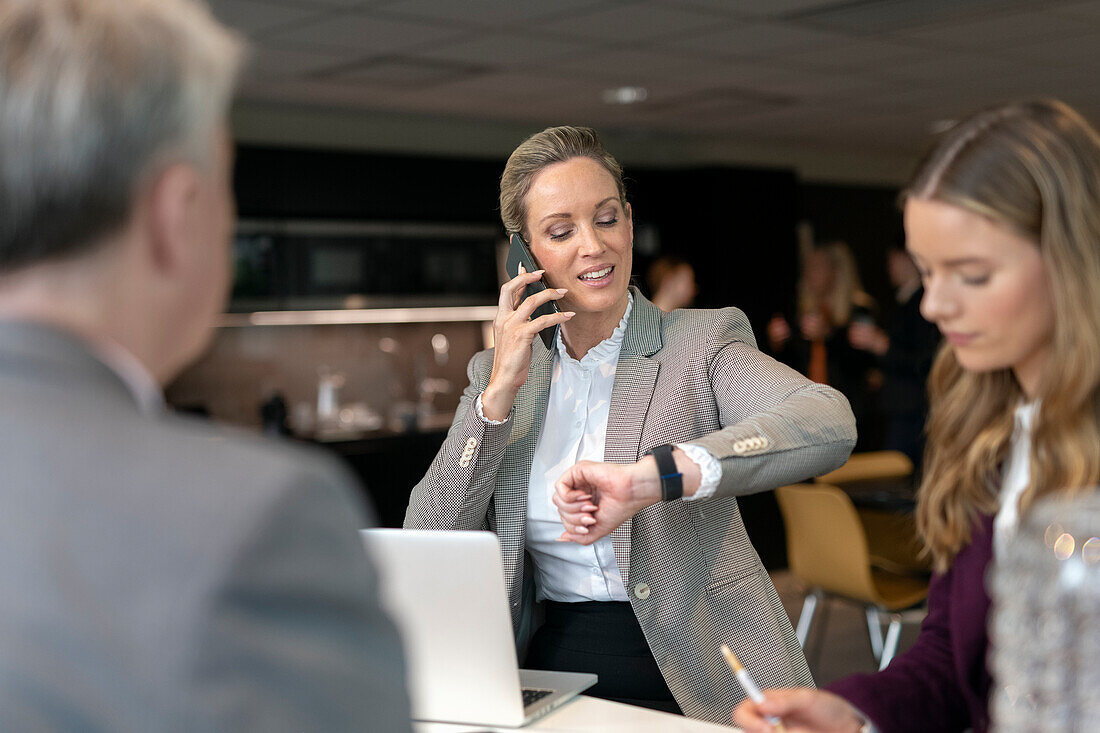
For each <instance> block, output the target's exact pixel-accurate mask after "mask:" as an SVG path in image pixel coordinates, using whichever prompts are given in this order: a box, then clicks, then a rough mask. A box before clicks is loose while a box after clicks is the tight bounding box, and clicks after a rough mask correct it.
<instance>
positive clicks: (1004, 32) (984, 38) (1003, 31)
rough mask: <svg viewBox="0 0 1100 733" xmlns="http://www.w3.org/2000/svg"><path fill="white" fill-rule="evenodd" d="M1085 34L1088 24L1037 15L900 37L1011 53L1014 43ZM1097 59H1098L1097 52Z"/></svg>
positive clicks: (1000, 17) (1012, 15)
mask: <svg viewBox="0 0 1100 733" xmlns="http://www.w3.org/2000/svg"><path fill="white" fill-rule="evenodd" d="M1088 31H1089V24H1087V23H1082V22H1081V20H1080V19H1079V18H1071V17H1068V16H1063V15H1056V14H1053V13H1050V12H1047V11H1038V12H1025V13H1009V14H1006V15H998V16H995V17H991V18H982V19H981V20H975V21H969V22H966V23H957V24H955V25H951V26H947V27H941V28H930V29H926V30H920V31H915V32H912V33H906V34H904V36H905V37H906V38H911V39H914V40H918V41H923V42H925V43H927V44H929V45H932V46H937V47H941V48H951V49H955V50H970V51H974V50H985V51H1006V52H1009V53H1011V50H1012V47H1013V46H1015V45H1016V44H1017V43H1018V42H1025V43H1044V44H1045V43H1048V42H1052V41H1057V40H1058V39H1061V38H1068V37H1072V36H1076V35H1081V34H1083V33H1087V32H1088ZM1097 56H1098V57H1100V50H1098V53H1097Z"/></svg>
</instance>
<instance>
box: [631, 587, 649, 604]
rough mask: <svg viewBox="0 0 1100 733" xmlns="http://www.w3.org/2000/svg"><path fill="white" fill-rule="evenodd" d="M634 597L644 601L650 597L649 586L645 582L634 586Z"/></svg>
mask: <svg viewBox="0 0 1100 733" xmlns="http://www.w3.org/2000/svg"><path fill="white" fill-rule="evenodd" d="M634 597H635V598H637V599H638V600H640V601H644V600H645V599H646V598H649V586H648V585H646V584H645V583H638V584H637V585H636V586H634Z"/></svg>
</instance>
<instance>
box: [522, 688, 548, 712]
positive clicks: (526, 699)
mask: <svg viewBox="0 0 1100 733" xmlns="http://www.w3.org/2000/svg"><path fill="white" fill-rule="evenodd" d="M553 692H554V691H553V690H535V689H532V688H530V687H524V688H523V707H525V708H527V707H530V706H531V705H532V704H534V703H536V702H538V701H539V700H541V699H542V698H544V697H546V696H547V695H551V694H553Z"/></svg>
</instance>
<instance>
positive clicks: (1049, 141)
mask: <svg viewBox="0 0 1100 733" xmlns="http://www.w3.org/2000/svg"><path fill="white" fill-rule="evenodd" d="M902 200H903V201H904V209H905V229H906V237H907V246H908V248H909V251H910V253H911V254H912V255H913V258H914V260H915V262H916V264H917V266H918V268H919V269H920V271H921V276H922V278H923V280H924V285H925V295H924V299H923V301H922V303H921V310H922V313H923V314H924V316H925V317H926V318H928V319H929V320H931V321H933V322H935V323H936V325H937V326H939V328H940V330H941V331H942V332H943V334H944V337H945V342H946V343H945V346H944V347H943V349H942V350H941V352H940V354H939V355H938V357H937V359H936V363H935V366H934V367H933V370H932V375H931V378H930V380H929V387H930V392H931V404H932V409H931V415H930V419H929V440H928V452H927V458H926V465H925V472H924V479H923V482H922V485H921V489H920V496H919V502H918V508H917V519H918V524H919V526H920V529H921V532H922V535H923V537H924V541H925V544H926V546H927V548H928V550H929V552H930V553H931V556H932V559H933V562H934V565H935V568H936V570H937V575H936V577H935V578H934V579H933V581H932V585H931V587H930V589H929V597H928V617H927V619H926V620H925V622H924V624H923V625H922V627H921V633H920V636H919V637H918V639H917V641H916V642H915V644H914V646H913V647H912V648H911V649H910V650H909V651H908V652H907V653H905V654H903V655H900V656H899V657H897V658H895V660H894V661H893V663H891V665H890V666H889V667H888V668H887V669H886V670H884V671H882V672H880V673H878V674H874V675H857V676H854V677H849V678H846V679H844V680H841V681H840V682H837V683H835V684H833V685H831V686H830V688H829V690H830V691H829V692H825V691H813V690H807V689H797V690H772V691H769V692H768V693H767V696H766V702H765V703H762V704H759V705H756V704H753V703H744V704H742V705H741V706H740V707H738V709H737V710H736V711H735V713H734V719H735V721H736V722H737V723H738V724H739V725H741V726H742V727H743V728H744V729H745V730H746V731H765V730H769V729H770V727H769V725H768V723H767V721H766V720H765V719H763V718H762V715H765V714H768V715H778V716H780V717H782V718H783V720H784V722H785V723H786V725H787V729H788V730H791V731H794V730H797V731H853V732H854V731H860V730H879V731H884V732H886V731H890V732H892V731H928V730H936V731H953V730H955V731H957V730H964V729H966V728H972V729H973V730H975V731H979V732H980V731H984V730H986V729H987V728H988V726H989V719H988V712H987V708H988V697H989V692H990V686H991V680H990V676H989V673H988V670H987V668H986V662H985V658H986V651H987V637H986V616H987V612H988V609H989V597H988V595H987V594H986V591H985V588H984V583H983V577H984V574H985V570H986V568H987V566H988V564H989V563H990V562H992V561H995V558H996V557H997V556H998V554H999V553H1000V552H1001V551H1002V550H1001V548H1003V547H1004V546H1005V544H1006V543H1010V542H1012V537H1013V532H1014V530H1015V526H1016V524H1017V521H1018V517H1019V515H1020V514H1021V513H1024V512H1027V511H1028V509H1029V508H1030V507H1031V505H1032V504H1033V503H1034V502H1035V500H1036V499H1038V498H1040V497H1042V496H1044V495H1048V494H1055V493H1062V494H1067V493H1073V492H1075V491H1079V490H1081V489H1082V487H1090V486H1095V485H1096V484H1097V483H1098V482H1100V326H1098V323H1097V318H1098V314H1100V137H1098V136H1097V133H1096V131H1095V130H1093V129H1092V128H1091V127H1090V126H1089V125H1088V123H1087V122H1085V120H1084V119H1082V118H1081V117H1080V116H1079V115H1078V114H1077V113H1076V112H1074V111H1073V110H1072V109H1070V108H1069V107H1067V106H1066V105H1064V104H1062V103H1060V102H1055V101H1045V100H1043V101H1034V102H1023V103H1014V104H1007V105H1003V106H999V107H996V108H992V109H988V110H985V111H983V112H980V113H978V114H977V115H975V116H973V117H971V118H970V119H968V120H966V121H965V122H963V123H961V124H959V125H957V126H956V127H955V128H953V129H952V130H951V131H949V132H948V133H946V134H945V136H944V138H943V139H942V140H941V141H940V142H939V143H938V144H937V145H936V147H935V148H934V149H933V151H932V153H931V154H930V155H929V157H928V158H926V159H925V161H924V162H923V163H922V165H921V166H920V167H919V168H918V171H917V174H916V176H915V177H914V178H913V181H912V183H911V184H910V185H909V186H908V187H907V188H906V190H905V191H904V192H903V194H902Z"/></svg>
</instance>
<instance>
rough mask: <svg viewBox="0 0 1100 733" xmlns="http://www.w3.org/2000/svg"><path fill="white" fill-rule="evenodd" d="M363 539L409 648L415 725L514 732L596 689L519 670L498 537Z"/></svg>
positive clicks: (395, 532) (366, 534) (375, 532)
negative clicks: (419, 722) (467, 726)
mask: <svg viewBox="0 0 1100 733" xmlns="http://www.w3.org/2000/svg"><path fill="white" fill-rule="evenodd" d="M362 535H363V543H364V544H365V545H366V547H367V552H368V553H369V554H370V555H371V557H372V558H373V560H374V562H375V564H376V565H377V567H378V572H379V575H380V581H381V586H382V587H381V592H382V603H383V605H384V606H385V607H386V610H387V611H389V613H390V615H391V616H392V617H393V619H394V620H395V621H396V622H397V625H398V628H399V629H400V630H401V634H402V638H403V639H404V642H405V652H406V656H407V658H408V667H409V694H410V697H411V698H412V715H413V718H415V719H417V720H431V721H441V722H448V723H471V724H475V725H492V726H507V727H516V726H521V725H524V724H526V723H528V722H530V721H531V720H534V719H535V718H537V717H539V716H541V715H545V714H546V713H548V712H549V711H550V710H552V709H554V708H556V707H557V706H559V705H561V704H562V703H563V702H565V701H567V700H569V699H571V698H573V697H575V696H576V695H577V694H578V693H579V692H581V691H582V690H585V689H587V688H589V687H591V686H592V685H594V684H596V675H594V674H574V673H570V672H543V671H536V670H527V669H523V670H521V669H519V665H518V664H517V662H516V646H515V639H514V638H513V636H512V619H511V615H510V613H509V610H508V597H507V593H506V592H505V588H504V571H503V568H502V566H501V561H500V543H499V542H498V541H497V537H496V535H495V534H493V533H492V532H428V531H420V530H403V529H365V530H362Z"/></svg>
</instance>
